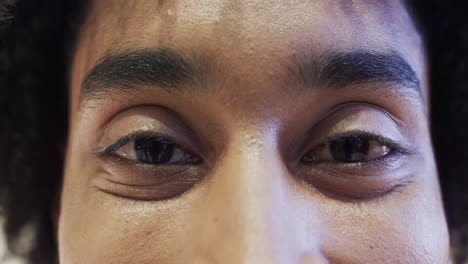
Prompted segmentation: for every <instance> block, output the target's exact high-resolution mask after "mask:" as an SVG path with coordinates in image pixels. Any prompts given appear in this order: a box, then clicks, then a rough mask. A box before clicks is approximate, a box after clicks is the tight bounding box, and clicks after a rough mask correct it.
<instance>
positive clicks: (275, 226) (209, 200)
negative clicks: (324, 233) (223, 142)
mask: <svg viewBox="0 0 468 264" xmlns="http://www.w3.org/2000/svg"><path fill="white" fill-rule="evenodd" d="M307 197H308V193H307V189H306V188H304V186H302V185H301V184H300V183H299V182H298V181H297V180H296V179H294V177H292V176H291V173H290V172H289V170H288V168H287V166H286V165H285V162H284V161H283V159H282V158H281V155H280V154H279V152H278V150H277V148H276V147H275V144H272V143H271V142H262V141H261V140H259V139H251V140H248V141H247V142H245V141H242V142H237V143H236V142H234V143H233V144H232V147H230V148H229V150H228V151H227V152H225V154H224V155H223V156H222V158H220V159H219V161H218V163H217V165H216V167H215V168H214V169H213V171H212V174H211V175H209V177H208V179H207V180H206V192H205V196H204V197H203V199H201V202H200V203H199V204H198V205H197V206H196V208H194V210H195V211H194V214H195V215H196V217H194V219H196V223H194V224H193V225H192V226H193V227H194V230H192V231H193V233H192V236H193V238H194V241H196V242H195V243H194V244H193V249H194V251H193V255H194V258H193V259H192V260H194V259H195V261H194V262H192V263H227V264H230V263H236V264H237V263H252V264H253V263H255V264H263V263H302V264H306V263H308V264H319V263H320V264H321V263H328V261H327V260H326V258H325V257H324V256H323V255H322V254H321V252H320V219H319V213H318V208H317V206H316V204H314V203H313V202H311V201H310V197H309V198H307Z"/></svg>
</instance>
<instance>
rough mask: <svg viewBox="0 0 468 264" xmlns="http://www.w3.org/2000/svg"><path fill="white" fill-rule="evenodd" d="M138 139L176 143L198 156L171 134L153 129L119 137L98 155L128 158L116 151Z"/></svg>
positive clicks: (120, 158)
mask: <svg viewBox="0 0 468 264" xmlns="http://www.w3.org/2000/svg"><path fill="white" fill-rule="evenodd" d="M137 140H156V141H157V140H162V141H166V142H168V143H172V144H175V145H176V146H177V148H180V149H182V150H183V151H185V152H188V153H190V154H191V155H194V156H197V155H196V154H193V153H192V152H191V151H188V150H187V149H186V148H185V147H184V146H181V145H180V144H177V143H175V142H176V141H175V140H174V139H172V138H171V137H170V136H166V135H163V134H160V133H155V132H151V131H137V132H134V133H131V134H128V135H126V136H123V137H121V138H119V139H117V140H116V141H114V142H113V143H111V144H110V145H109V146H107V147H104V148H103V149H101V150H99V151H98V156H99V157H101V158H109V157H115V158H118V159H119V160H127V159H126V158H123V157H116V156H117V155H115V152H116V151H118V150H119V149H121V148H122V147H124V146H125V145H127V144H128V143H131V142H135V141H137ZM127 162H128V160H127ZM131 163H136V164H146V163H143V162H139V161H133V162H131ZM146 165H148V164H146ZM149 165H154V164H149Z"/></svg>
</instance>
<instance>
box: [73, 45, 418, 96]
mask: <svg viewBox="0 0 468 264" xmlns="http://www.w3.org/2000/svg"><path fill="white" fill-rule="evenodd" d="M211 63H212V62H211ZM212 67H213V66H212V65H210V62H209V61H208V60H206V59H203V56H201V54H188V53H184V52H180V51H178V50H174V49H169V48H159V49H141V50H127V51H119V52H114V53H108V54H107V55H105V56H104V57H103V58H102V59H101V60H99V62H98V63H97V65H96V66H95V67H94V68H93V69H92V70H91V71H90V72H89V73H88V74H87V75H86V77H85V78H84V81H83V83H82V86H81V91H80V101H83V99H90V98H95V97H97V98H101V96H104V97H106V95H112V94H114V92H115V91H116V90H121V89H138V87H140V86H155V87H159V88H161V89H166V90H169V91H171V90H179V89H180V90H186V88H187V87H190V89H192V90H193V89H195V87H203V86H206V84H207V83H206V82H207V78H208V76H210V74H213V72H212V71H211V70H210V69H212ZM217 72H218V71H217ZM288 73H289V75H288V78H287V79H288V80H292V81H293V82H294V84H299V85H293V86H294V87H297V88H298V89H303V88H304V87H305V88H307V89H309V88H311V87H328V88H342V87H349V86H351V85H355V84H377V85H375V87H377V88H379V87H380V88H384V89H387V90H388V89H393V88H394V87H398V88H401V87H404V88H407V89H411V90H413V91H416V92H417V93H418V94H419V95H422V93H421V88H420V81H419V78H418V77H417V74H416V73H415V71H414V70H413V69H412V68H411V66H410V65H409V64H408V62H406V60H405V59H404V58H403V57H402V56H401V55H400V54H399V53H398V52H396V51H393V50H389V51H383V52H378V51H370V50H356V51H350V52H344V51H329V52H326V53H323V54H320V55H311V56H301V57H295V58H293V65H292V67H290V71H289V72H288ZM218 74H219V72H218ZM389 84H391V86H389ZM294 89H296V88H294ZM307 89H306V90H307ZM99 95H101V96H99Z"/></svg>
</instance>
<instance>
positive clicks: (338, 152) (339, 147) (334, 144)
mask: <svg viewBox="0 0 468 264" xmlns="http://www.w3.org/2000/svg"><path fill="white" fill-rule="evenodd" d="M392 151H393V149H392V148H391V147H390V146H387V145H385V143H381V141H379V140H377V139H373V138H370V137H366V136H362V135H360V136H343V137H339V138H337V139H333V140H330V141H328V142H327V143H325V144H323V145H321V146H319V147H318V148H317V149H315V150H313V151H311V152H309V153H307V154H306V155H305V156H304V158H303V161H304V162H306V163H313V162H336V163H365V162H370V161H374V160H378V159H382V158H384V157H386V156H388V155H389V154H390V153H391V152H392Z"/></svg>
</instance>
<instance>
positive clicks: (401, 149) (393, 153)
mask: <svg viewBox="0 0 468 264" xmlns="http://www.w3.org/2000/svg"><path fill="white" fill-rule="evenodd" d="M347 138H361V139H366V140H368V141H375V142H377V143H379V144H381V145H382V146H385V147H388V148H389V149H390V152H389V153H387V154H386V155H384V156H382V157H380V158H378V159H375V160H370V161H365V162H354V163H340V162H334V161H331V162H330V161H318V162H311V161H304V157H305V156H306V155H307V154H309V153H311V152H313V151H314V150H316V149H319V148H321V147H325V146H327V145H328V144H329V143H330V142H332V141H340V140H344V139H347ZM412 153H413V150H411V149H410V148H409V147H407V146H405V145H404V144H403V143H400V142H397V141H395V140H392V139H390V138H388V137H385V136H383V135H381V134H379V133H377V134H376V133H371V132H367V131H361V130H353V131H348V132H345V133H340V134H337V135H334V136H332V137H329V138H327V140H326V142H325V143H322V144H320V145H318V146H316V147H314V148H313V149H312V150H309V151H308V152H306V154H305V155H303V156H302V157H301V160H302V161H303V162H304V163H305V164H306V165H307V164H312V163H329V164H330V163H334V164H342V165H353V166H356V165H358V166H366V165H371V164H376V165H377V164H383V165H385V163H388V162H390V161H392V160H393V159H394V158H397V157H399V156H408V155H411V154H412Z"/></svg>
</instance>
